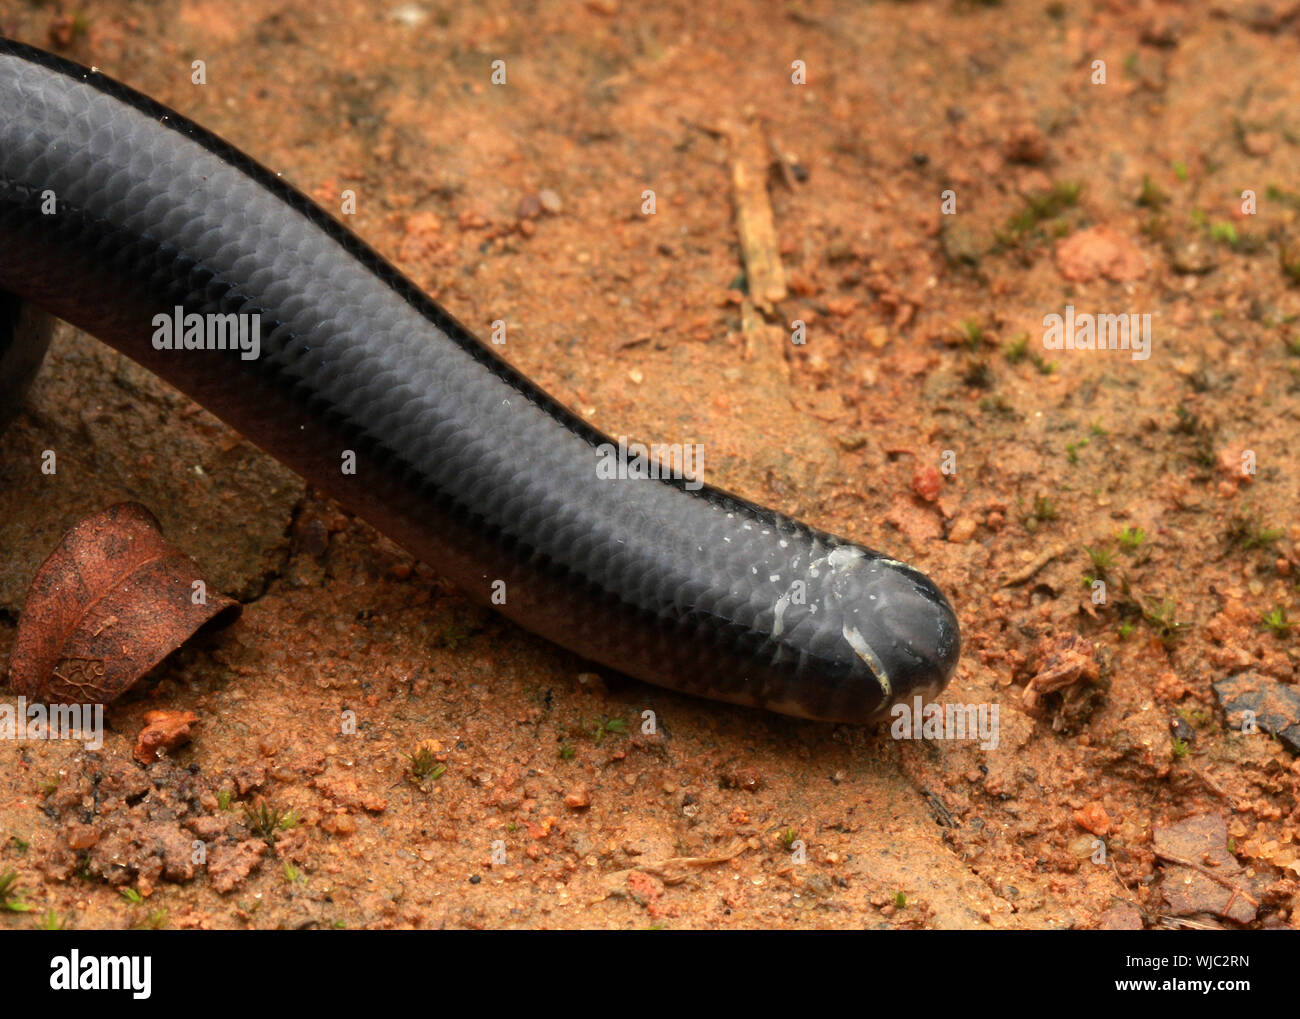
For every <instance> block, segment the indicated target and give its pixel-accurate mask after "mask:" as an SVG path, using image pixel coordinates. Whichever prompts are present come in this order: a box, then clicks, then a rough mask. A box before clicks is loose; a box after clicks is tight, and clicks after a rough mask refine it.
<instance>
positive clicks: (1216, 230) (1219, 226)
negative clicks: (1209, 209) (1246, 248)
mask: <svg viewBox="0 0 1300 1019" xmlns="http://www.w3.org/2000/svg"><path fill="white" fill-rule="evenodd" d="M1210 240H1212V241H1214V243H1215V244H1226V245H1228V246H1229V247H1232V246H1234V245H1236V243H1237V240H1238V238H1237V228H1236V227H1235V226H1233V225H1232V224H1231V223H1229V222H1227V221H1226V220H1220V221H1218V222H1215V223H1211V224H1210Z"/></svg>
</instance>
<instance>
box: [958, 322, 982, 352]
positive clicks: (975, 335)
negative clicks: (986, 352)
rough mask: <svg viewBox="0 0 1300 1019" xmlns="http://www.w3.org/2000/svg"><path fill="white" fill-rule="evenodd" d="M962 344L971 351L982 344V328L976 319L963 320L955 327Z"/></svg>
mask: <svg viewBox="0 0 1300 1019" xmlns="http://www.w3.org/2000/svg"><path fill="white" fill-rule="evenodd" d="M957 331H958V332H959V333H960V334H961V338H962V342H963V343H965V344H966V346H967V347H969V348H970V349H971V350H978V349H979V348H980V346H981V345H982V344H983V343H984V327H983V326H982V325H980V320H979V319H977V318H968V319H963V320H962V322H961V323H959V324H958V326H957Z"/></svg>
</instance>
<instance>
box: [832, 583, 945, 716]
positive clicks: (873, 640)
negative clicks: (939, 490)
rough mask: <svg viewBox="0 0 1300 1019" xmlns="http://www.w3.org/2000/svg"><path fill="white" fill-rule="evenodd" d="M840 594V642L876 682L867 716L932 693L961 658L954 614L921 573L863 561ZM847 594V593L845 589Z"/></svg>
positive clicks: (940, 593)
mask: <svg viewBox="0 0 1300 1019" xmlns="http://www.w3.org/2000/svg"><path fill="white" fill-rule="evenodd" d="M857 565H858V568H857V569H856V570H855V571H854V576H853V578H852V580H853V581H854V583H853V584H852V587H853V588H855V589H856V590H854V591H853V592H852V596H851V597H842V599H841V604H840V607H841V612H842V614H843V629H844V640H845V642H846V643H847V644H848V646H849V648H850V649H851V650H852V651H853V653H854V654H856V655H857V656H858V658H860V659H861V660H862V662H864V663H865V664H866V665H867V666H868V667H869V668H870V671H871V673H872V675H873V676H874V677H875V680H876V682H877V683H878V684H879V686H880V699H879V701H878V702H877V703H876V704H875V705H874V707H873V708H872V710H871V715H870V717H871V718H880V717H882V716H883V715H885V714H886V713H887V712H888V711H889V708H890V707H891V706H892V705H894V704H896V703H900V702H910V701H911V700H912V699H913V698H914V697H916V696H918V695H920V696H921V697H922V698H925V699H932V698H934V697H936V696H937V695H938V694H939V693H940V692H941V691H942V690H943V689H944V688H945V687H946V686H947V685H948V682H949V681H950V680H951V679H952V676H953V672H954V671H955V670H956V668H957V660H958V658H959V657H960V656H961V633H960V629H959V627H958V623H957V615H956V613H955V612H954V611H953V608H952V605H951V604H950V603H949V601H948V599H947V598H945V597H944V595H943V592H942V591H940V590H939V588H938V587H937V586H935V584H934V582H933V581H931V580H930V579H929V578H928V577H926V576H925V575H924V574H922V573H920V572H918V571H917V570H914V569H912V568H911V567H910V566H906V565H904V564H903V563H899V562H896V561H894V560H892V559H875V560H865V561H863V562H861V563H860V564H857ZM846 593H847V592H846Z"/></svg>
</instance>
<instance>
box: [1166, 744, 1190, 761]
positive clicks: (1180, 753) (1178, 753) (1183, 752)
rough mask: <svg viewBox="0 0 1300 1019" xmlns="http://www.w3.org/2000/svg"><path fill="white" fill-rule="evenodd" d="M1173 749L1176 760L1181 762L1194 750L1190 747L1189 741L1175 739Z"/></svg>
mask: <svg viewBox="0 0 1300 1019" xmlns="http://www.w3.org/2000/svg"><path fill="white" fill-rule="evenodd" d="M1171 749H1172V751H1173V755H1174V760H1176V761H1181V760H1182V759H1183V758H1184V757H1186V756H1187V755H1188V753H1189V752H1190V751H1191V749H1192V748H1191V747H1190V746H1189V745H1188V743H1187V740H1185V739H1175V740H1174V742H1173V746H1172V748H1171Z"/></svg>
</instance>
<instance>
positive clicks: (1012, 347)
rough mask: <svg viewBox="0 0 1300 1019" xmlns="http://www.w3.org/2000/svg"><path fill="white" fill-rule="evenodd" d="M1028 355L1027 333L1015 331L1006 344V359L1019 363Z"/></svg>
mask: <svg viewBox="0 0 1300 1019" xmlns="http://www.w3.org/2000/svg"><path fill="white" fill-rule="evenodd" d="M1028 356H1029V334H1028V333H1016V335H1015V336H1013V337H1011V340H1010V342H1009V343H1008V344H1007V360H1008V361H1010V362H1011V363H1012V364H1019V363H1020V362H1021V361H1023V360H1024V359H1025V358H1026V357H1028Z"/></svg>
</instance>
